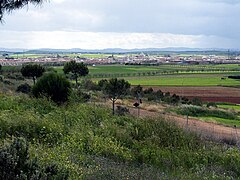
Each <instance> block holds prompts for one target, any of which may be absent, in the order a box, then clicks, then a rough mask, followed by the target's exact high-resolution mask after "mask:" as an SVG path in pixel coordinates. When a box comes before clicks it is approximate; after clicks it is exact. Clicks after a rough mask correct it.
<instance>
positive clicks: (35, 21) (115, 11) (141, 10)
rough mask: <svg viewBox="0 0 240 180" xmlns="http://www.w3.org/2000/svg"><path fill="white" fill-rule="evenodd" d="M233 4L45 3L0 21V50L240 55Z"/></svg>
mask: <svg viewBox="0 0 240 180" xmlns="http://www.w3.org/2000/svg"><path fill="white" fill-rule="evenodd" d="M239 19H240V1H239V0H167V1H165V0H48V1H46V2H45V3H43V4H42V5H41V6H37V7H36V6H33V5H29V6H27V7H25V8H23V9H21V10H16V11H13V12H12V13H11V14H6V15H5V16H4V22H3V23H2V24H0V47H3V48H26V49H36V48H56V49H59V48H62V49H69V48H81V49H105V48H125V49H133V48H166V47H190V48H227V49H240V43H239V42H240V23H239V22H238V20H239Z"/></svg>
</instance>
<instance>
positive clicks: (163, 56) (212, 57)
mask: <svg viewBox="0 0 240 180" xmlns="http://www.w3.org/2000/svg"><path fill="white" fill-rule="evenodd" d="M71 60H75V61H77V62H84V63H86V64H88V65H92V66H95V65H106V64H128V65H131V64H132V65H159V64H182V65H188V64H189V65H197V64H240V54H239V53H236V52H235V53H230V52H215V54H214V52H163V53H162V52H137V53H48V54H47V53H46V54H38V53H36V54H29V53H16V52H1V51H0V64H1V65H3V66H19V65H22V64H24V63H48V64H50V65H53V66H60V65H63V64H64V62H68V61H71Z"/></svg>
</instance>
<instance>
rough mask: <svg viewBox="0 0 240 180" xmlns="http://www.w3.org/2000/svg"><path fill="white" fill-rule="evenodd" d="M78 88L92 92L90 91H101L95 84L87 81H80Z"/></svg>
mask: <svg viewBox="0 0 240 180" xmlns="http://www.w3.org/2000/svg"><path fill="white" fill-rule="evenodd" d="M80 86H81V87H82V88H83V89H86V90H92V91H100V90H101V88H100V87H99V86H98V85H97V84H96V83H94V82H93V81H91V80H89V79H84V80H82V82H81V85H80Z"/></svg>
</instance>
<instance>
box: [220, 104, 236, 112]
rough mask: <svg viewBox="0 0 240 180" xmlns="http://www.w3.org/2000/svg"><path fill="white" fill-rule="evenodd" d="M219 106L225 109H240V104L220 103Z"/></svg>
mask: <svg viewBox="0 0 240 180" xmlns="http://www.w3.org/2000/svg"><path fill="white" fill-rule="evenodd" d="M217 106H218V107H220V108H224V109H232V110H237V111H240V105H234V104H233V105H230V104H229V105H228V104H220V105H217Z"/></svg>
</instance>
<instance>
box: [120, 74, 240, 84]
mask: <svg viewBox="0 0 240 180" xmlns="http://www.w3.org/2000/svg"><path fill="white" fill-rule="evenodd" d="M221 77H222V75H217V74H208V75H206V74H195V75H194V74H189V75H163V76H150V77H133V78H125V79H126V80H128V81H129V82H130V83H131V84H132V85H138V84H140V85H144V86H240V81H239V80H233V79H227V78H226V79H224V80H222V79H221Z"/></svg>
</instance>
